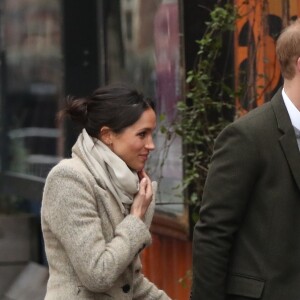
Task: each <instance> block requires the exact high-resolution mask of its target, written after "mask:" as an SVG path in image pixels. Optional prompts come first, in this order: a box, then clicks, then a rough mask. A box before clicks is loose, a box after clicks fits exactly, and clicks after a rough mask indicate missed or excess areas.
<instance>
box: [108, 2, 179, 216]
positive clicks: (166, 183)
mask: <svg viewBox="0 0 300 300" xmlns="http://www.w3.org/2000/svg"><path fill="white" fill-rule="evenodd" d="M107 6H108V7H107V11H106V14H107V19H106V22H107V23H106V26H107V34H106V47H107V48H106V49H107V60H106V61H107V70H108V72H107V81H108V82H109V83H110V82H118V81H125V82H126V81H127V82H129V83H132V84H134V85H135V86H137V87H138V88H140V89H141V90H142V91H143V92H144V94H145V95H147V96H150V97H152V98H153V99H154V100H155V101H156V110H157V115H158V120H159V123H158V129H157V131H156V134H155V142H156V150H155V151H154V152H153V153H152V155H151V158H150V161H149V163H148V165H147V169H148V172H149V174H150V176H151V178H152V179H154V180H157V181H158V183H159V191H158V200H157V207H158V209H160V210H163V211H166V212H172V213H175V214H181V213H182V212H183V211H184V205H183V194H182V192H181V189H180V184H181V183H182V161H181V156H182V143H181V139H180V138H179V137H176V138H175V139H174V138H172V140H171V141H170V140H168V138H167V135H166V134H163V133H161V132H160V130H159V128H160V127H161V126H162V125H163V126H165V127H166V128H168V127H169V125H170V124H171V123H172V122H173V121H174V118H175V115H176V103H177V101H178V100H179V99H182V97H183V89H182V85H183V81H184V79H183V72H182V66H181V60H182V59H181V44H180V30H181V29H180V19H179V4H178V1H177V0H167V1H166V0H135V1H108V2H107Z"/></svg>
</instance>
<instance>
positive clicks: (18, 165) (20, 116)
mask: <svg viewBox="0 0 300 300" xmlns="http://www.w3.org/2000/svg"><path fill="white" fill-rule="evenodd" d="M3 12H4V18H3V20H2V22H3V24H1V25H2V27H3V37H4V45H3V46H2V47H3V48H4V53H5V64H6V72H5V74H4V75H5V93H4V97H3V98H4V99H3V101H4V106H5V111H6V114H7V116H9V117H7V118H6V124H5V128H6V129H7V132H8V136H9V149H8V153H9V161H8V169H9V170H10V171H16V172H22V173H26V174H31V175H37V176H42V177H44V176H46V174H47V173H48V171H49V169H50V168H51V167H52V166H53V165H54V164H55V163H57V161H58V157H57V140H58V137H59V131H58V129H57V128H56V126H55V124H54V122H55V120H54V116H55V112H56V111H57V101H58V99H59V98H60V95H61V90H62V87H61V83H62V55H61V30H60V24H61V22H60V18H61V16H60V1H59V0H51V1H46V0H26V1H23V0H13V1H12V0H6V1H4V2H3Z"/></svg>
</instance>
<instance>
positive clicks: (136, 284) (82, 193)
mask: <svg viewBox="0 0 300 300" xmlns="http://www.w3.org/2000/svg"><path fill="white" fill-rule="evenodd" d="M85 161H86V160H85V157H84V154H83V152H81V150H80V147H78V146H77V145H76V144H75V146H74V147H73V155H72V158H70V159H64V160H62V161H61V162H60V163H59V164H58V165H57V166H55V167H54V168H53V169H52V170H51V171H50V173H49V175H48V177H47V179H46V184H45V188H44V194H43V200H42V208H41V222H42V231H43V237H44V242H45V251H46V255H47V259H48V264H49V273H50V276H49V280H48V285H47V294H46V298H45V300H76V299H80V300H92V299H93V300H100V299H101V300H106V299H107V300H108V299H109V300H113V299H115V300H122V299H124V300H126V299H137V300H142V299H149V300H151V299H153V300H154V299H162V300H165V299H170V298H169V297H168V296H167V295H166V294H165V293H164V292H163V291H162V290H159V289H158V288H157V287H156V286H155V285H154V284H152V283H151V282H149V281H148V280H147V279H146V278H145V277H144V276H143V274H142V272H141V263H140V259H139V253H140V251H141V250H142V249H143V248H144V247H146V246H147V245H149V244H150V243H151V235H150V232H149V226H150V222H151V219H152V215H153V212H154V200H153V201H152V204H151V207H150V208H149V209H148V212H147V216H146V221H145V223H144V222H143V221H142V220H140V219H139V218H137V217H135V216H133V215H127V216H124V215H123V214H122V213H121V209H120V206H119V204H118V203H117V201H116V199H114V197H113V195H112V194H111V193H110V192H109V191H107V190H105V189H104V188H103V187H102V186H101V184H99V178H98V180H97V181H96V179H95V177H94V175H92V172H91V170H90V166H88V165H87V164H86V162H85ZM103 176H105V174H103ZM100 181H101V179H100ZM146 223H147V224H146Z"/></svg>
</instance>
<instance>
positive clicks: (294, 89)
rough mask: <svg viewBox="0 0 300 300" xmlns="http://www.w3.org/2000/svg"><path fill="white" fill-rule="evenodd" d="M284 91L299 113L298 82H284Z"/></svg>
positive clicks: (299, 95)
mask: <svg viewBox="0 0 300 300" xmlns="http://www.w3.org/2000/svg"><path fill="white" fill-rule="evenodd" d="M283 88H284V91H285V93H286V95H287V96H288V97H289V99H290V100H291V101H292V102H293V104H294V105H295V106H296V107H297V109H298V110H299V111H300V82H299V81H298V82H296V79H295V78H294V79H292V80H286V79H285V80H284V84H283Z"/></svg>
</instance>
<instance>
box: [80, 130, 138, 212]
mask: <svg viewBox="0 0 300 300" xmlns="http://www.w3.org/2000/svg"><path fill="white" fill-rule="evenodd" d="M76 145H77V146H78V147H79V149H80V151H81V154H82V155H83V158H84V160H85V162H86V164H87V165H88V167H89V169H90V170H91V172H92V173H93V175H94V176H95V178H96V180H97V181H98V182H99V183H100V184H101V185H103V184H104V185H105V187H106V188H107V189H108V190H109V191H110V192H111V193H112V194H113V195H114V197H115V199H116V200H117V201H118V203H119V205H120V208H121V210H122V212H123V213H124V214H128V213H129V208H130V205H131V204H132V202H133V197H134V195H135V194H136V193H137V192H138V190H139V178H138V175H137V173H136V172H133V171H132V170H130V169H129V168H128V166H127V165H126V163H125V162H124V161H123V160H122V159H121V158H120V157H119V156H117V155H116V154H115V153H114V152H113V151H111V150H110V149H109V147H107V146H106V145H105V144H104V143H102V142H101V141H100V140H99V139H97V138H92V137H91V136H90V135H89V134H88V133H87V132H86V130H85V129H83V130H82V133H81V134H80V135H79V137H78V140H77V142H76Z"/></svg>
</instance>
